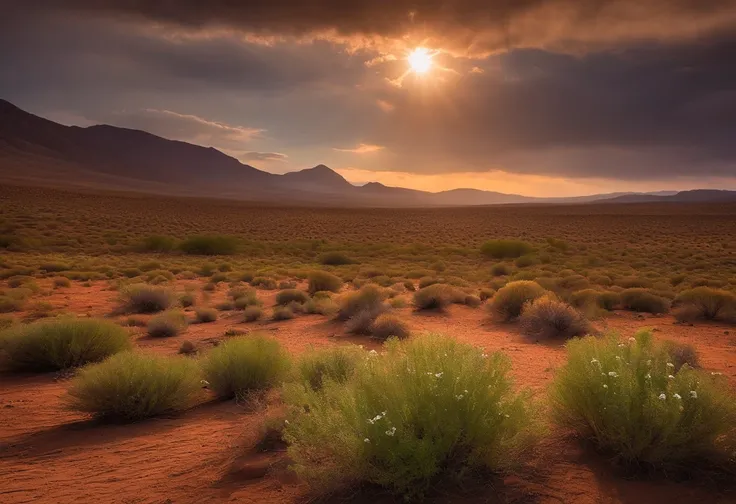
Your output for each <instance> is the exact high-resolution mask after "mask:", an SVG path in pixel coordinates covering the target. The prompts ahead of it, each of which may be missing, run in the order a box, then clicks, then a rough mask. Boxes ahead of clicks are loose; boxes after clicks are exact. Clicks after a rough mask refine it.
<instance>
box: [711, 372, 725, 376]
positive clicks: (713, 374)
mask: <svg viewBox="0 0 736 504" xmlns="http://www.w3.org/2000/svg"><path fill="white" fill-rule="evenodd" d="M722 374H723V373H711V376H721V375H722Z"/></svg>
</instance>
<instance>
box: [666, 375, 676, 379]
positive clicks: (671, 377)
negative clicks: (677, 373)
mask: <svg viewBox="0 0 736 504" xmlns="http://www.w3.org/2000/svg"><path fill="white" fill-rule="evenodd" d="M667 379H668V380H674V379H675V377H674V376H672V375H668V376H667Z"/></svg>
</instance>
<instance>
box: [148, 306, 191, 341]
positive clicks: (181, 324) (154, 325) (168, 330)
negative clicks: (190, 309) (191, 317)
mask: <svg viewBox="0 0 736 504" xmlns="http://www.w3.org/2000/svg"><path fill="white" fill-rule="evenodd" d="M147 327H148V335H149V336H151V337H152V338H169V337H171V336H176V335H178V334H180V333H182V332H184V331H185V330H186V328H187V318H186V316H185V315H184V314H183V313H181V312H179V311H171V312H164V313H161V314H160V315H156V316H155V317H153V318H151V320H149V321H148V326H147Z"/></svg>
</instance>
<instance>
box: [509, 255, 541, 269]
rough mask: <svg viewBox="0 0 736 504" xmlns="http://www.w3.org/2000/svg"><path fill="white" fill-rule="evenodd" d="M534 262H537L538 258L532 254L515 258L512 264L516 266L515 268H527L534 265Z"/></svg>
mask: <svg viewBox="0 0 736 504" xmlns="http://www.w3.org/2000/svg"><path fill="white" fill-rule="evenodd" d="M535 264H539V259H537V258H536V257H534V256H533V255H523V256H521V257H519V258H518V259H516V261H514V266H516V267H517V268H528V267H529V266H534V265H535Z"/></svg>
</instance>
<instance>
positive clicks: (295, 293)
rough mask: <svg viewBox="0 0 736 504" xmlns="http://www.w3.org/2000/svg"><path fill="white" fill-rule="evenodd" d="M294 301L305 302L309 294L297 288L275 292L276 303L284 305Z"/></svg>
mask: <svg viewBox="0 0 736 504" xmlns="http://www.w3.org/2000/svg"><path fill="white" fill-rule="evenodd" d="M294 301H296V302H297V303H306V302H307V301H309V295H308V294H307V293H306V292H304V291H300V290H298V289H286V290H282V291H281V292H279V293H278V294H276V304H278V305H281V306H286V305H288V304H289V303H292V302H294Z"/></svg>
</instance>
